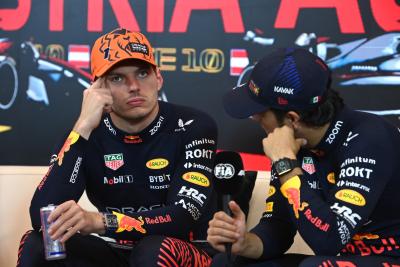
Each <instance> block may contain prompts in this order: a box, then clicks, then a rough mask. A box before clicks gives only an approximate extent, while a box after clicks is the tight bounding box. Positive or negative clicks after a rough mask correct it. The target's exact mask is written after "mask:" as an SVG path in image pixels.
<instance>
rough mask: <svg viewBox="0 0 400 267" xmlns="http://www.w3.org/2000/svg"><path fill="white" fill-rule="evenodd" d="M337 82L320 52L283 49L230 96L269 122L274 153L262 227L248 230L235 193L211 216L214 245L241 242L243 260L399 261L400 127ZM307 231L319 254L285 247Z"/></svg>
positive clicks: (238, 114)
mask: <svg viewBox="0 0 400 267" xmlns="http://www.w3.org/2000/svg"><path fill="white" fill-rule="evenodd" d="M330 81H331V73H330V70H329V68H328V66H327V65H326V64H325V63H324V62H323V61H322V60H321V59H320V58H318V57H317V56H315V55H313V54H312V53H310V52H308V51H307V50H303V49H299V48H286V49H278V50H276V51H274V52H273V53H271V54H269V55H267V56H266V57H264V58H263V59H261V60H260V61H259V62H258V63H257V64H256V65H255V67H254V69H253V71H252V73H251V76H250V80H249V81H248V82H247V83H245V84H243V85H241V86H239V87H237V88H235V89H234V90H232V91H230V92H228V93H227V94H226V95H225V97H224V100H223V104H224V108H225V110H226V112H227V113H228V114H229V115H231V116H232V117H234V118H248V117H251V118H252V119H253V120H255V121H256V122H258V123H259V124H260V125H261V127H262V128H263V129H264V130H265V132H266V134H267V137H265V138H264V139H263V140H262V144H263V148H264V152H265V154H266V155H267V156H268V157H269V158H270V159H271V160H272V162H273V164H272V170H271V183H270V190H269V193H268V196H266V197H267V200H266V206H265V207H266V208H265V212H264V213H263V215H262V218H261V220H260V222H259V224H258V225H257V226H256V227H255V228H253V229H252V230H251V231H250V232H247V231H246V228H245V225H246V224H245V216H244V214H243V212H242V211H241V209H240V207H239V206H238V205H237V204H236V203H235V202H233V201H232V202H230V203H229V205H230V208H231V210H232V212H233V216H232V217H230V216H228V215H227V214H226V213H224V212H218V213H216V214H215V215H214V218H213V219H212V220H211V221H210V223H209V225H210V226H209V229H208V238H207V239H208V241H209V242H210V243H211V244H212V246H213V247H214V248H216V249H218V250H219V251H224V250H225V246H224V244H225V243H227V242H231V243H233V244H232V253H233V254H235V255H237V257H236V260H235V266H246V265H249V264H250V265H249V266H302V267H309V266H332V267H333V266H399V265H398V264H400V213H399V212H398V211H399V208H400V204H399V203H400V194H398V188H399V187H400V179H399V178H400V176H399V175H400V164H398V163H399V158H400V149H399V147H400V129H397V128H395V127H394V126H393V125H390V124H389V123H387V122H386V121H385V120H383V119H382V118H380V117H378V116H375V115H372V114H368V113H363V112H358V111H354V110H351V109H350V108H348V107H346V106H345V105H344V104H343V100H342V99H341V98H340V96H339V95H338V93H337V92H335V91H334V90H332V89H331V88H330ZM297 231H298V232H299V233H300V235H301V236H302V237H303V239H304V240H305V242H306V243H307V244H308V245H309V246H310V248H311V249H312V250H313V251H314V253H315V256H306V255H288V254H284V253H285V252H286V251H287V250H288V249H289V248H290V246H291V245H292V243H293V238H294V236H295V234H296V232H297ZM222 259H225V257H217V258H215V260H214V263H213V264H214V265H215V266H223V265H222V263H221V261H222ZM214 265H213V266H214Z"/></svg>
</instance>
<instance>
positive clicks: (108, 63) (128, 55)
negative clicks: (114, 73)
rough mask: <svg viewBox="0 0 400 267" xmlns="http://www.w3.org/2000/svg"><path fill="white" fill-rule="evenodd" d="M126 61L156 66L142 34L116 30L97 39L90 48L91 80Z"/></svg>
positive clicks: (149, 47)
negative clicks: (144, 62)
mask: <svg viewBox="0 0 400 267" xmlns="http://www.w3.org/2000/svg"><path fill="white" fill-rule="evenodd" d="M126 59H139V60H143V61H146V62H148V63H150V64H152V65H154V66H157V65H156V63H155V61H154V55H153V48H152V46H151V44H150V42H149V41H148V40H147V38H146V36H144V35H143V34H142V33H140V32H131V31H129V30H127V29H123V28H118V29H115V30H113V31H111V32H109V33H106V34H105V35H103V36H101V37H99V38H98V39H97V40H96V42H95V43H94V45H93V47H92V53H91V57H90V61H91V71H92V80H95V79H96V77H101V76H102V75H103V74H104V73H106V71H107V70H109V69H110V68H111V67H112V66H114V65H115V64H116V63H118V62H120V61H122V60H126Z"/></svg>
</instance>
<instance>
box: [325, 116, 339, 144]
mask: <svg viewBox="0 0 400 267" xmlns="http://www.w3.org/2000/svg"><path fill="white" fill-rule="evenodd" d="M342 125H343V121H337V122H336V124H335V127H334V128H333V129H332V132H331V133H330V134H329V136H328V138H326V140H325V142H327V143H329V144H332V143H333V141H334V140H335V138H336V135H337V134H338V133H339V131H340V128H341V127H342Z"/></svg>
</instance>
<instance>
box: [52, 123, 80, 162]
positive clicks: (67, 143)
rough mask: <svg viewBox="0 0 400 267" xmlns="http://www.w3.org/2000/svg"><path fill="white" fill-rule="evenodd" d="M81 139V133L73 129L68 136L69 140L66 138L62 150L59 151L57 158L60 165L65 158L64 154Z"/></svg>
mask: <svg viewBox="0 0 400 267" xmlns="http://www.w3.org/2000/svg"><path fill="white" fill-rule="evenodd" d="M78 139H79V134H78V133H77V132H74V131H72V132H71V133H70V134H69V135H68V137H67V140H65V143H64V145H63V146H62V148H61V150H60V152H58V155H57V158H58V166H61V165H62V162H63V159H64V154H65V153H66V152H68V151H69V150H70V148H71V145H73V144H75V143H76V141H78Z"/></svg>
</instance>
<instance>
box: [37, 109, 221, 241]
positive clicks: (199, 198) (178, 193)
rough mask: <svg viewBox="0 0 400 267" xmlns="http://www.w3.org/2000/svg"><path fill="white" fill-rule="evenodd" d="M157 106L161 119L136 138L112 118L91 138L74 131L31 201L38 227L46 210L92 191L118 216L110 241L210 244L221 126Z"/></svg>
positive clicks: (106, 118)
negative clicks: (162, 238) (153, 238)
mask: <svg viewBox="0 0 400 267" xmlns="http://www.w3.org/2000/svg"><path fill="white" fill-rule="evenodd" d="M159 105H160V111H159V114H158V115H157V117H156V119H155V120H154V121H153V122H152V123H151V124H150V125H149V126H148V127H147V128H146V129H144V130H143V131H141V132H140V133H137V134H128V133H125V132H123V131H121V130H119V129H118V128H116V127H115V126H114V124H113V123H112V121H111V118H110V117H109V115H106V116H104V117H103V118H102V120H101V123H100V125H99V127H97V128H96V129H94V130H93V132H92V133H91V135H90V138H89V140H85V139H84V138H82V137H79V135H78V134H77V133H75V132H71V134H70V135H69V136H68V138H67V139H66V141H65V143H64V145H63V146H62V147H61V148H58V150H57V151H59V152H58V154H55V155H53V157H52V160H51V163H50V167H49V170H48V172H47V174H46V175H45V177H44V178H43V180H42V181H41V183H40V184H39V186H38V188H37V189H36V191H35V194H34V196H33V199H32V202H31V206H30V215H31V220H32V225H33V227H34V229H37V230H38V229H39V228H40V214H39V210H40V208H41V207H43V206H47V205H48V204H50V203H52V204H56V205H58V204H61V203H63V202H65V201H67V200H71V199H72V200H75V201H78V200H79V198H80V197H81V196H82V194H83V192H84V190H86V193H87V196H88V198H89V200H90V201H91V202H92V203H93V204H94V206H96V208H97V209H98V210H99V211H100V212H110V213H114V214H116V215H117V217H118V221H119V228H118V229H117V230H116V231H107V232H106V234H105V235H106V236H108V237H111V238H114V239H117V240H124V242H125V243H126V242H127V240H128V241H129V240H131V241H135V240H139V239H141V238H142V237H144V236H146V235H156V234H159V235H167V236H172V237H177V238H182V239H185V240H196V239H203V240H204V239H206V229H207V226H208V221H209V220H210V218H211V217H212V215H213V213H214V212H215V209H216V200H215V193H214V189H213V185H212V180H211V178H212V168H213V164H214V163H213V161H214V157H215V151H216V143H217V127H216V124H215V122H214V120H213V119H212V118H210V117H209V116H208V115H206V114H205V113H202V112H200V111H198V110H195V109H192V108H188V107H183V106H178V105H173V104H170V103H165V102H159ZM128 243H129V242H128Z"/></svg>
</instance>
